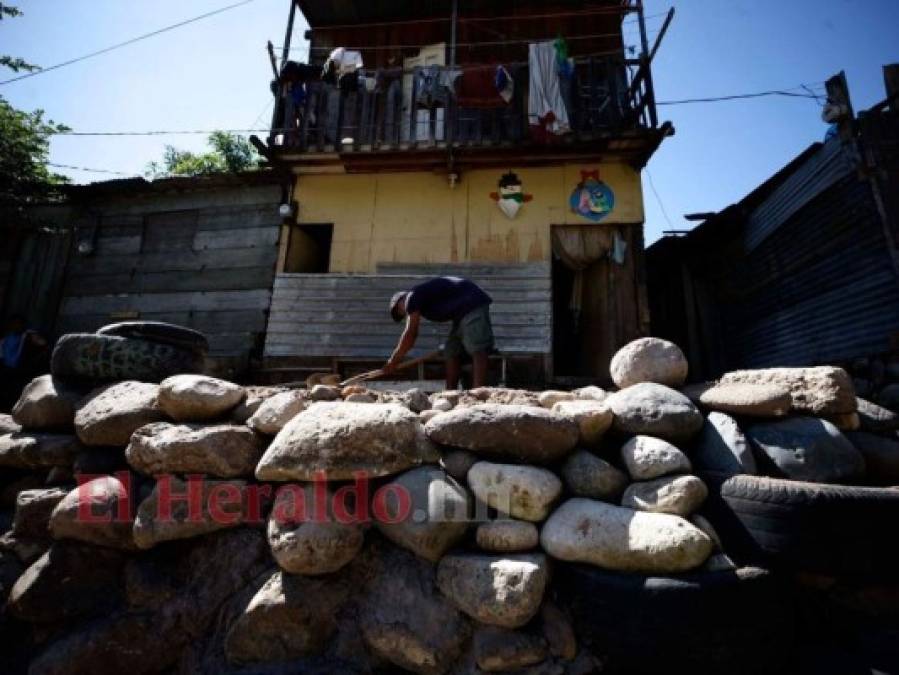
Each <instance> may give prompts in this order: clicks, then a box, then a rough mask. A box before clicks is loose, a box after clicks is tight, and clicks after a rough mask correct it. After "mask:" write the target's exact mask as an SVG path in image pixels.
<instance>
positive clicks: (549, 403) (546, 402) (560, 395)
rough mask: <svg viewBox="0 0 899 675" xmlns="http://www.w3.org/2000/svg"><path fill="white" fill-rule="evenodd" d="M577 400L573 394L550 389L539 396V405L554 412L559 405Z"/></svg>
mask: <svg viewBox="0 0 899 675" xmlns="http://www.w3.org/2000/svg"><path fill="white" fill-rule="evenodd" d="M575 398H576V397H575V395H574V393H573V392H570V391H558V390H556V389H549V390H547V391H541V392H540V394H539V395H538V396H537V403H539V404H540V405H541V406H542V407H544V408H548V409H549V410H552V409H553V408H554V407H555V405H556V404H557V403H561V402H563V401H573V400H574V399H575Z"/></svg>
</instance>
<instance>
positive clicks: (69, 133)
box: [51, 129, 271, 136]
mask: <svg viewBox="0 0 899 675" xmlns="http://www.w3.org/2000/svg"><path fill="white" fill-rule="evenodd" d="M216 131H223V132H225V133H228V134H253V133H260V132H266V131H271V129H186V130H178V131H155V130H154V131H58V132H55V133H53V134H51V135H53V136H186V135H189V134H211V133H213V132H216Z"/></svg>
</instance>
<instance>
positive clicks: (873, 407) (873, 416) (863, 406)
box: [856, 398, 899, 433]
mask: <svg viewBox="0 0 899 675" xmlns="http://www.w3.org/2000/svg"><path fill="white" fill-rule="evenodd" d="M856 400H857V401H858V418H859V425H860V428H861V430H862V431H871V432H874V433H883V432H891V431H897V430H899V414H897V413H894V412H893V411H892V410H887V409H886V408H884V407H882V406H879V405H877V404H876V403H871V401H867V400H865V399H863V398H859V399H856Z"/></svg>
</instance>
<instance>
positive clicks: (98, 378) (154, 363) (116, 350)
mask: <svg viewBox="0 0 899 675" xmlns="http://www.w3.org/2000/svg"><path fill="white" fill-rule="evenodd" d="M204 365H205V363H204V358H203V355H202V354H201V353H199V352H194V351H191V350H187V349H182V348H180V347H175V346H172V345H166V344H160V343H158V342H151V341H149V340H140V339H135V338H126V337H119V336H114V335H94V334H92V333H70V334H68V335H63V336H62V337H61V338H59V340H58V341H57V342H56V346H55V347H54V348H53V355H52V357H51V359H50V372H51V373H53V376H54V377H58V378H60V379H63V380H67V381H69V380H72V381H77V382H104V381H115V380H139V381H141V382H159V381H161V380H163V379H165V378H166V377H169V376H170V375H175V374H177V373H200V372H203V367H204Z"/></svg>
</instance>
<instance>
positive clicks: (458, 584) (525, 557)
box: [437, 553, 549, 628]
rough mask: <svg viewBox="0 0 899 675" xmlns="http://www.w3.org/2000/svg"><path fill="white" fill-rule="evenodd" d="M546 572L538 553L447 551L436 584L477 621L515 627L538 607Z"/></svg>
mask: <svg viewBox="0 0 899 675" xmlns="http://www.w3.org/2000/svg"><path fill="white" fill-rule="evenodd" d="M548 578H549V573H548V569H547V561H546V557H545V556H544V555H542V554H538V553H534V554H516V555H504V556H496V555H474V554H466V555H448V556H445V557H444V558H443V559H442V560H441V561H440V564H439V565H438V566H437V586H438V587H439V588H440V591H441V592H442V593H443V595H444V596H446V597H447V598H448V599H449V600H450V602H452V603H453V604H454V605H455V606H456V607H458V608H459V609H461V610H462V611H463V612H465V613H466V614H468V615H469V616H470V617H472V618H473V619H476V620H477V621H480V622H481V623H485V624H489V625H494V626H505V627H507V628H518V627H520V626H523V625H525V624H526V623H528V622H529V621H530V620H531V619H533V618H534V616H535V615H536V614H537V612H538V611H539V609H540V603H541V602H543V593H544V591H545V590H546V586H547V583H548Z"/></svg>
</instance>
